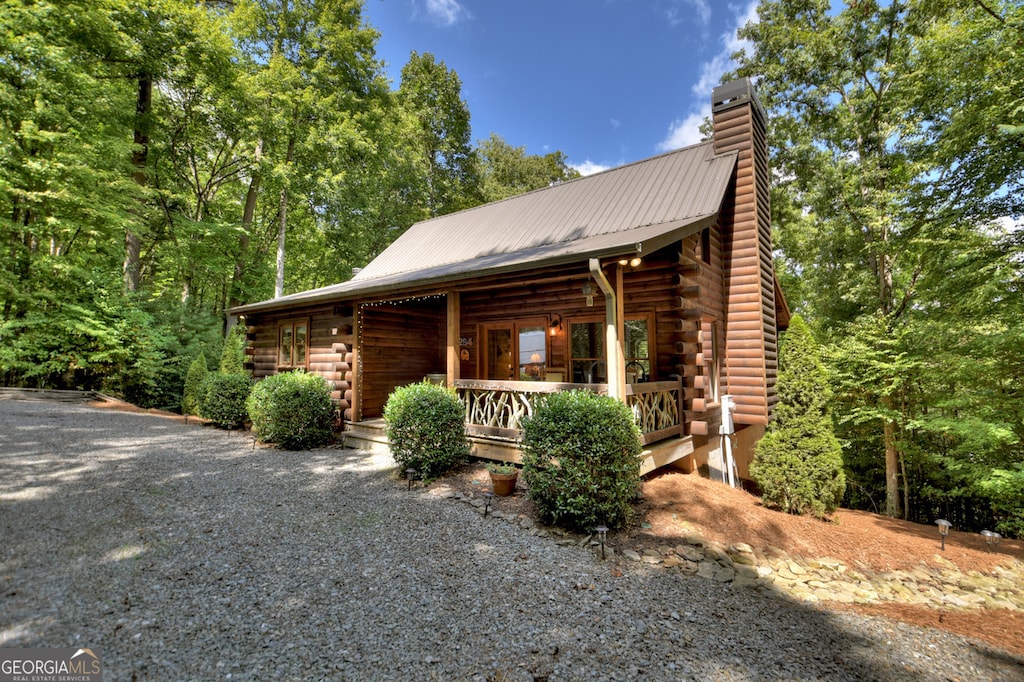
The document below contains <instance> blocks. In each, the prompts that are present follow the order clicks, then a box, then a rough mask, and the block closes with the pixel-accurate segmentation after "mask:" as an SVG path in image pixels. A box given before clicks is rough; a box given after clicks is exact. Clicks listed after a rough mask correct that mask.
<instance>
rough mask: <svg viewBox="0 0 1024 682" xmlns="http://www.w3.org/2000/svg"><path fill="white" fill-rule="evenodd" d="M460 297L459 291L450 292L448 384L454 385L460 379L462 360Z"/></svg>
mask: <svg viewBox="0 0 1024 682" xmlns="http://www.w3.org/2000/svg"><path fill="white" fill-rule="evenodd" d="M459 303H460V299H459V292H457V291H449V292H448V352H447V361H446V363H445V364H446V365H447V372H448V377H447V381H448V385H449V386H454V385H455V382H456V381H458V380H459V379H460V376H459V374H460V365H461V363H460V361H459V331H460V324H459V316H460V315H461V312H460V306H459Z"/></svg>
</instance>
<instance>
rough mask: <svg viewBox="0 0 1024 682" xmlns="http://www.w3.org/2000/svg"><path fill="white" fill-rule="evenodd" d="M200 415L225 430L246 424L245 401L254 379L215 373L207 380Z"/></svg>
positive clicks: (200, 405) (239, 375)
mask: <svg viewBox="0 0 1024 682" xmlns="http://www.w3.org/2000/svg"><path fill="white" fill-rule="evenodd" d="M205 389H206V390H205V391H204V392H203V399H202V401H200V404H199V414H200V416H202V417H203V418H204V419H209V420H210V421H211V422H213V423H214V424H216V425H217V426H220V427H221V428H225V429H233V428H236V427H239V426H242V425H243V424H245V420H246V418H247V417H248V413H247V412H246V410H245V401H246V399H247V398H248V397H249V392H250V391H252V379H250V378H249V377H248V375H245V374H224V373H222V372H214V373H213V374H211V375H210V376H209V378H208V379H207V380H206V384H205Z"/></svg>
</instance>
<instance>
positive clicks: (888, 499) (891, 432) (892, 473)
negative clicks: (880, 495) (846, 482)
mask: <svg viewBox="0 0 1024 682" xmlns="http://www.w3.org/2000/svg"><path fill="white" fill-rule="evenodd" d="M882 440H883V442H884V444H885V515H886V516H889V517H891V518H894V519H898V518H900V517H901V516H902V513H901V511H900V479H899V470H900V461H899V451H898V450H897V449H896V425H895V424H894V423H893V422H892V421H890V420H888V419H886V420H885V422H884V423H883V424H882Z"/></svg>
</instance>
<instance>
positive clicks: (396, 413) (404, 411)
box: [384, 382, 469, 480]
mask: <svg viewBox="0 0 1024 682" xmlns="http://www.w3.org/2000/svg"><path fill="white" fill-rule="evenodd" d="M384 423H385V426H386V428H387V434H388V442H389V444H390V447H391V454H392V455H393V456H394V458H395V461H397V462H398V464H399V465H400V466H401V468H402V470H403V471H404V470H405V469H409V468H412V469H415V470H416V472H417V474H418V475H419V476H420V477H422V478H423V479H424V480H431V479H433V478H437V477H438V476H440V475H442V474H444V473H445V472H446V471H448V470H449V469H451V468H452V467H453V466H455V465H456V464H457V463H459V462H461V461H462V460H464V459H465V458H466V457H468V456H469V440H468V439H467V438H466V410H465V407H463V405H462V401H461V400H459V398H458V396H457V395H455V391H453V390H451V389H448V388H445V387H444V386H437V385H435V384H431V383H428V382H423V383H419V384H410V385H409V386H402V387H401V388H396V389H395V390H394V391H393V392H392V393H391V395H390V396H388V401H387V404H385V405H384Z"/></svg>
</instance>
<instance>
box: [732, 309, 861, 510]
mask: <svg viewBox="0 0 1024 682" xmlns="http://www.w3.org/2000/svg"><path fill="white" fill-rule="evenodd" d="M775 390H776V392H777V393H778V396H779V402H778V405H776V407H775V414H774V417H773V420H772V422H771V424H769V426H768V432H767V433H766V434H765V436H764V438H762V439H761V440H760V441H758V443H757V446H756V448H755V457H754V461H753V462H752V463H751V465H750V476H751V478H753V479H754V481H755V482H756V483H757V484H758V486H759V487H760V488H761V503H762V504H764V506H765V507H767V508H769V509H777V510H779V511H784V512H787V513H790V514H812V515H814V516H816V517H818V518H822V517H824V516H825V515H827V514H830V513H832V512H833V511H835V509H836V507H838V506H839V503H840V502H841V501H842V499H843V492H844V491H845V489H846V477H845V475H844V473H843V457H842V446H841V445H840V444H839V440H838V439H837V438H836V435H835V431H834V430H833V426H832V418H831V416H830V414H829V410H828V404H829V399H830V397H831V392H830V390H829V385H828V375H827V374H826V371H825V366H824V364H823V363H822V361H821V354H820V351H819V349H818V346H817V344H816V343H815V341H814V337H813V335H812V334H811V331H810V329H809V328H808V327H807V324H806V323H805V322H804V321H803V319H802V318H801V317H800V316H799V315H794V316H793V319H792V320H790V325H789V329H788V330H787V331H786V333H785V335H784V336H783V337H782V341H781V343H780V344H779V374H778V379H777V380H776V384H775Z"/></svg>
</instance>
